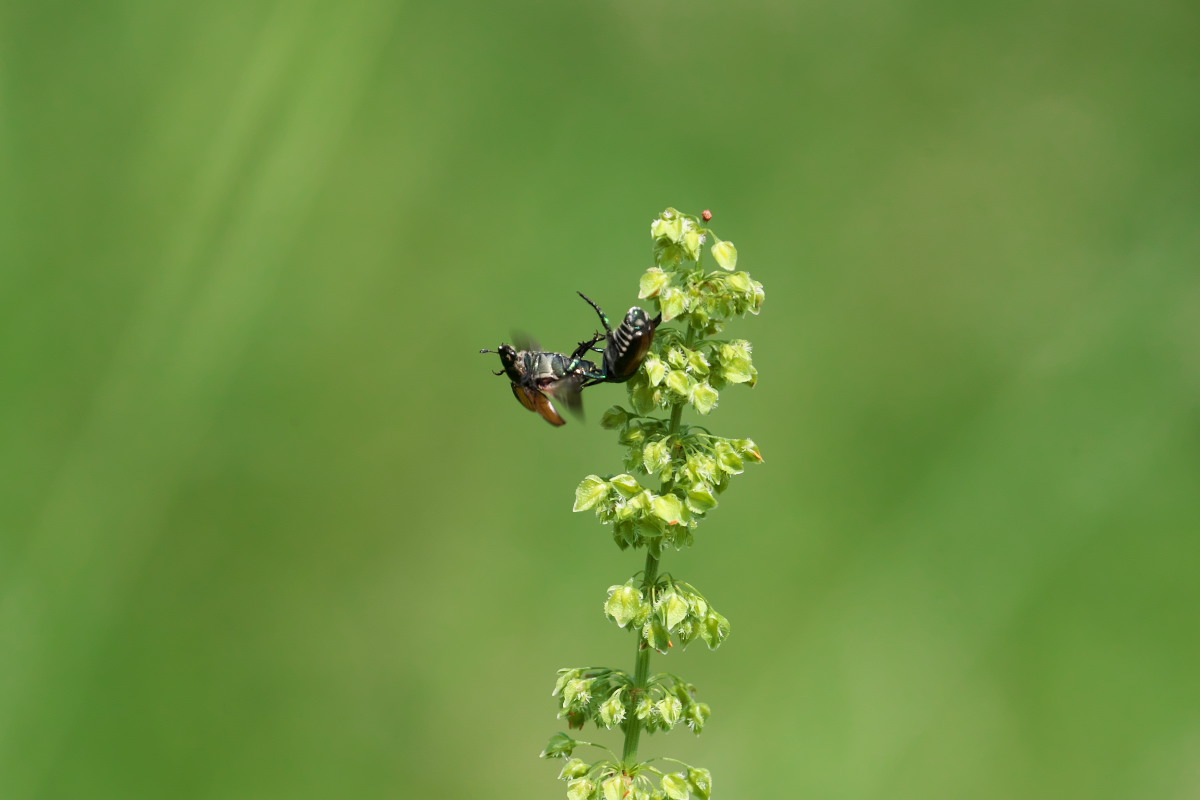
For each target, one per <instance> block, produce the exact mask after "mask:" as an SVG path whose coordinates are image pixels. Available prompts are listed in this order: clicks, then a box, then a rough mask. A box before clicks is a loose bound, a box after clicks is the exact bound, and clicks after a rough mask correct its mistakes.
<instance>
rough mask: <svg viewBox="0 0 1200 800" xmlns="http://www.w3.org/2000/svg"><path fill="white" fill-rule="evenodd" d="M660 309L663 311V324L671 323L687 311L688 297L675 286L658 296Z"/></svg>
mask: <svg viewBox="0 0 1200 800" xmlns="http://www.w3.org/2000/svg"><path fill="white" fill-rule="evenodd" d="M658 307H659V309H661V311H662V318H663V322H670V321H671V320H673V319H675V318H676V317H678V316H681V315H682V314H683V313H684V312H686V311H687V295H685V294H684V293H683V292H681V291H679V290H678V289H676V288H675V287H673V286H672V287H668V288H666V289H663V290H662V293H661V294H660V295H659V296H658Z"/></svg>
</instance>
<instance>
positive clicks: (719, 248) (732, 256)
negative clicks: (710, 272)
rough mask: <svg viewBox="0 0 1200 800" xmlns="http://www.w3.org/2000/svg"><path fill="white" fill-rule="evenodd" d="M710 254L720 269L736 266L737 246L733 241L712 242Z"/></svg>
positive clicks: (730, 268) (729, 268)
mask: <svg viewBox="0 0 1200 800" xmlns="http://www.w3.org/2000/svg"><path fill="white" fill-rule="evenodd" d="M712 254H713V258H715V259H716V260H717V263H718V264H719V265H720V266H721V269H725V270H732V269H734V268H735V267H737V248H736V247H734V246H733V242H714V243H713V246H712Z"/></svg>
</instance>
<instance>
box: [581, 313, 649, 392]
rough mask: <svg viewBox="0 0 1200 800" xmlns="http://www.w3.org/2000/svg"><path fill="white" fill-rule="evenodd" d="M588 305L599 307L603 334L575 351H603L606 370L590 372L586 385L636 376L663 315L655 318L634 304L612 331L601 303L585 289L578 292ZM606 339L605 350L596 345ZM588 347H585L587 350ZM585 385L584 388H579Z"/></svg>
mask: <svg viewBox="0 0 1200 800" xmlns="http://www.w3.org/2000/svg"><path fill="white" fill-rule="evenodd" d="M578 294H579V296H580V297H582V298H583V299H584V300H586V301H587V303H588V305H590V306H591V307H592V308H594V309H596V313H597V314H598V315H599V316H600V322H601V323H602V324H603V325H604V331H605V332H604V333H597V334H596V335H595V337H593V339H592V341H591V342H590V343H585V342H580V343H579V348H580V349H577V350H576V352H577V353H579V354H580V355H582V354H583V353H585V352H587V351H588V350H594V351H595V352H597V353H604V361H603V369H601V370H600V371H596V370H595V369H592V370H588V371H587V373H586V374H587V379H588V380H587V382H586V383H584V384H583V386H585V387H586V386H595V385H596V384H597V383H624V382H625V381H627V380H629V379H630V378H632V377H633V376H634V374H635V373H636V372H637V371H638V368H639V367H641V366H642V362H643V361H645V360H646V354H647V353H648V352H650V344H651V343H652V342H653V341H654V331H655V329H656V328H658V325H659V323H661V322H662V314H659V315H658V316H657V317H655V318H654V319H650V315H649V314H647V313H646V312H645V311H643V310H642V309H640V308H638V307H637V306H634V307H633V308H631V309H629V311H627V312H626V313H625V319H624V320H622V321H621V324H620V325H618V326H617V329H616V330H613V328H612V326H611V325H609V323H608V317H607V316H606V315H605V313H604V311H603V310H602V309H601V308H600V306H598V305H596V303H595V302H593V300H592V298H590V297H588V296H587V295H586V294H584V293H583V292H579V293H578ZM602 339H604V340H606V341H607V344H606V346H605V348H604V349H603V350H600V349H599V348H597V347H595V344H596V343H597V342H599V341H600V340H602ZM584 348H586V349H584ZM580 388H583V387H580Z"/></svg>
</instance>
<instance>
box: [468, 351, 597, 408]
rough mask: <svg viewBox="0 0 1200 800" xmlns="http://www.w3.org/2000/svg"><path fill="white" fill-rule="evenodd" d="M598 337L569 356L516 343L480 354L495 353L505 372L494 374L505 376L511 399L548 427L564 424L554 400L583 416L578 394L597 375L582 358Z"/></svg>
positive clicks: (589, 363)
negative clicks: (547, 424)
mask: <svg viewBox="0 0 1200 800" xmlns="http://www.w3.org/2000/svg"><path fill="white" fill-rule="evenodd" d="M597 341H599V339H598V338H596V339H593V340H592V341H590V342H580V343H579V347H577V348H575V351H574V352H573V353H571V354H570V355H563V354H562V353H547V352H544V351H542V350H539V349H538V346H537V344H535V343H533V342H530V341H520V340H518V342H517V346H518V347H520V348H521V349H520V350H518V349H517V348H516V347H513V346H512V345H508V344H501V345H500V347H498V348H497V349H495V350H480V351H479V352H480V353H498V354H499V355H500V364H501V365H502V366H503V367H504V369H502V370H500V371H499V372H497V373H495V374H496V375H507V376H508V380H509V381H510V382H511V383H512V393H513V396H514V397H516V398H517V401H518V402H519V403H520V404H521V405H523V406H525V408H527V409H529V410H530V411H536V412H537V413H539V414H541V415H542V419H544V420H546V421H547V422H549V423H550V424H551V425H555V426H558V425H565V424H566V420H565V419H563V417H562V414H560V413H558V409H556V408H555V407H554V403H555V401H560V402H561V403H562V404H563V405H565V406H566V407H567V408H569V409H571V411H573V412H574V413H576V414H581V413H583V399H582V398H581V396H580V393H581V392H582V391H583V387H584V384H585V383H586V382H587V380H588V377H589V376H590V375H592V374H595V373H597V370H598V367H597V366H596V364H595V363H593V362H591V361H588V360H587V359H585V358H583V355H584V353H586V352H587V351H588V350H589V349H591V348H592V346H593V345H594V344H595V343H596V342H597Z"/></svg>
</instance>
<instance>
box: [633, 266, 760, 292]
mask: <svg viewBox="0 0 1200 800" xmlns="http://www.w3.org/2000/svg"><path fill="white" fill-rule="evenodd" d="M670 285H671V276H670V275H668V274H667V273H665V272H663V270H662V268H660V267H650V268H649V269H648V270H646V271H645V272H644V273H642V278H641V280H640V281H638V297H639V298H640V299H642V300H646V299H647V298H651V297H658V294H659V292H661V291H662V290H663V289H665V288H667V287H668V286H670ZM746 288H747V289H749V288H750V287H749V286H748V285H747V287H746Z"/></svg>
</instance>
